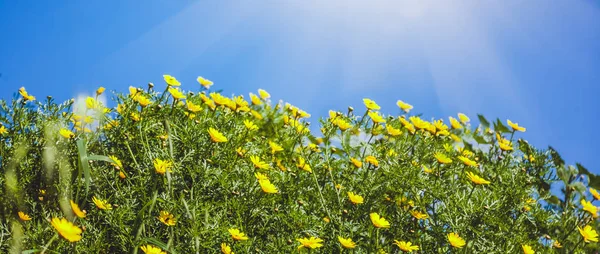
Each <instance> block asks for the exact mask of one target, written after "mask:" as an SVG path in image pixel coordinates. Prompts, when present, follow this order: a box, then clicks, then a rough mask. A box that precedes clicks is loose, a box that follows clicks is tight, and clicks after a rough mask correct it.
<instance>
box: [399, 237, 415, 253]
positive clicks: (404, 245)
mask: <svg viewBox="0 0 600 254" xmlns="http://www.w3.org/2000/svg"><path fill="white" fill-rule="evenodd" d="M394 244H395V245H396V246H398V248H400V250H402V251H404V252H413V251H416V250H419V246H418V245H412V243H411V242H405V241H398V240H394Z"/></svg>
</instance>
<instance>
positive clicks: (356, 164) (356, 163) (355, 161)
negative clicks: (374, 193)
mask: <svg viewBox="0 0 600 254" xmlns="http://www.w3.org/2000/svg"><path fill="white" fill-rule="evenodd" d="M350 162H352V164H354V166H355V167H357V168H360V167H362V162H361V161H359V160H357V159H355V158H350Z"/></svg>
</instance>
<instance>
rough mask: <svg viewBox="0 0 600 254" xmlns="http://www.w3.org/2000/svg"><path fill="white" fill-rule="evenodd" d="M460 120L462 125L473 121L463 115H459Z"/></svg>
mask: <svg viewBox="0 0 600 254" xmlns="http://www.w3.org/2000/svg"><path fill="white" fill-rule="evenodd" d="M458 119H459V120H460V122H461V123H462V124H467V123H468V122H470V121H471V119H470V118H469V117H468V116H467V115H465V114H463V113H458Z"/></svg>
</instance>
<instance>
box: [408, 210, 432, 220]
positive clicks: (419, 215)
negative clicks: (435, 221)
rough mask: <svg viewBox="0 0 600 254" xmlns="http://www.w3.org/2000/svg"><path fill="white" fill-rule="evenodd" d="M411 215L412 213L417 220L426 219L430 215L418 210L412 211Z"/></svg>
mask: <svg viewBox="0 0 600 254" xmlns="http://www.w3.org/2000/svg"><path fill="white" fill-rule="evenodd" d="M410 215H412V217H414V218H415V219H417V220H424V219H427V218H428V217H429V216H428V215H427V214H426V213H422V212H419V211H417V210H412V211H410Z"/></svg>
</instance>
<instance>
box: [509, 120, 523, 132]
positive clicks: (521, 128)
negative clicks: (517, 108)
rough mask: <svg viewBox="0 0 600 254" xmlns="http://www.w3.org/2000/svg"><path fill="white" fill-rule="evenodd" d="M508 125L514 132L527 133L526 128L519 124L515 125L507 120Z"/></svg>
mask: <svg viewBox="0 0 600 254" xmlns="http://www.w3.org/2000/svg"><path fill="white" fill-rule="evenodd" d="M506 123H508V125H509V126H510V127H511V128H512V129H513V131H520V132H525V127H523V126H519V124H518V123H513V122H512V121H510V120H506Z"/></svg>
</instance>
